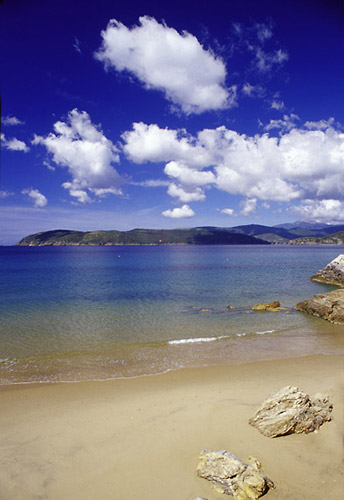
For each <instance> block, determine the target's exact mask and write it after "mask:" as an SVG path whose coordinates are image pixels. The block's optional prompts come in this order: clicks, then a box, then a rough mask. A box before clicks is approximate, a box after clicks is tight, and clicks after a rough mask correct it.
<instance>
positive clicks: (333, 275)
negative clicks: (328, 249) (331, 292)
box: [311, 254, 344, 286]
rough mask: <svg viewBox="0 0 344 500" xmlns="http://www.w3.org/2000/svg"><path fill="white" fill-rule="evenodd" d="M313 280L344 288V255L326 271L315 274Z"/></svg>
mask: <svg viewBox="0 0 344 500" xmlns="http://www.w3.org/2000/svg"><path fill="white" fill-rule="evenodd" d="M311 280H312V281H320V282H321V283H330V284H334V285H341V286H344V255H343V254H341V255H338V257H336V258H335V259H333V260H332V261H331V262H330V263H329V264H327V266H326V267H324V269H320V271H318V272H317V273H315V274H314V275H313V276H312V277H311Z"/></svg>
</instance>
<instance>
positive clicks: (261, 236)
mask: <svg viewBox="0 0 344 500" xmlns="http://www.w3.org/2000/svg"><path fill="white" fill-rule="evenodd" d="M269 244H292V245H321V244H327V245H329V244H330V245H343V244H344V226H343V225H342V226H338V225H325V224H310V223H295V224H290V223H289V224H284V225H283V224H282V225H279V226H263V225H259V224H249V225H242V226H235V227H229V228H224V227H213V226H206V227H194V228H187V229H132V230H130V231H117V230H113V231H73V230H69V229H56V230H52V231H44V232H39V233H35V234H31V235H29V236H25V238H22V239H21V240H20V241H19V242H18V243H16V245H17V246H79V245H106V246H116V245H269Z"/></svg>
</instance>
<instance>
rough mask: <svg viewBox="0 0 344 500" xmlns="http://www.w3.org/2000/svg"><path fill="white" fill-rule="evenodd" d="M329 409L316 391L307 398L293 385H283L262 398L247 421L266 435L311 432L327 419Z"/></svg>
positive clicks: (326, 399) (331, 406) (323, 398)
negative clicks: (254, 412)
mask: <svg viewBox="0 0 344 500" xmlns="http://www.w3.org/2000/svg"><path fill="white" fill-rule="evenodd" d="M332 409H333V405H332V403H330V401H329V398H328V396H325V395H324V394H316V395H315V396H314V398H313V399H312V400H311V399H310V397H309V396H308V394H306V393H304V392H302V391H300V389H298V388H297V387H292V386H287V387H283V388H282V389H281V390H279V391H278V392H275V393H273V394H271V396H270V397H268V399H266V400H265V401H264V403H263V404H262V406H261V407H260V408H259V410H258V411H257V413H256V414H255V415H254V417H253V418H251V419H250V420H249V424H251V425H253V426H254V427H256V428H257V429H258V430H259V432H261V434H263V435H264V436H267V437H276V436H283V435H285V434H292V433H295V434H300V433H301V432H305V433H308V432H313V431H315V430H317V429H319V427H320V426H321V425H322V424H323V423H324V422H328V421H330V420H331V412H332Z"/></svg>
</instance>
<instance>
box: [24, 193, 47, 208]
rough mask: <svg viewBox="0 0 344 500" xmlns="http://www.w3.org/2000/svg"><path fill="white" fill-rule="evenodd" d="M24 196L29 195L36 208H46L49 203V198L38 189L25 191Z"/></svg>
mask: <svg viewBox="0 0 344 500" xmlns="http://www.w3.org/2000/svg"><path fill="white" fill-rule="evenodd" d="M22 194H24V195H27V196H28V197H29V199H31V201H33V204H34V206H35V207H36V208H44V207H45V206H46V205H47V203H48V200H47V198H46V197H45V196H44V194H42V193H40V192H39V191H38V189H32V188H31V189H28V188H27V189H23V190H22Z"/></svg>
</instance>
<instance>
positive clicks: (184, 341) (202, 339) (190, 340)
mask: <svg viewBox="0 0 344 500" xmlns="http://www.w3.org/2000/svg"><path fill="white" fill-rule="evenodd" d="M275 331H276V330H266V331H264V332H253V333H252V332H247V333H235V334H234V335H220V336H219V337H199V338H188V339H178V340H169V341H168V344H170V345H177V344H192V343H195V342H196V343H198V342H214V341H215V340H222V339H230V338H232V337H244V336H246V335H265V334H266V333H274V332H275Z"/></svg>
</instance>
